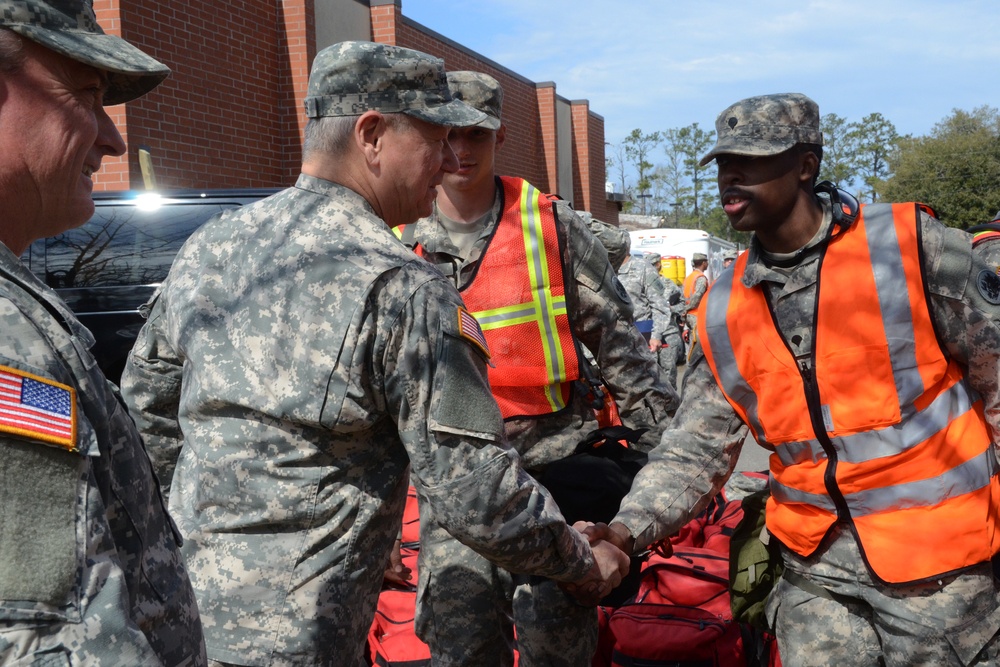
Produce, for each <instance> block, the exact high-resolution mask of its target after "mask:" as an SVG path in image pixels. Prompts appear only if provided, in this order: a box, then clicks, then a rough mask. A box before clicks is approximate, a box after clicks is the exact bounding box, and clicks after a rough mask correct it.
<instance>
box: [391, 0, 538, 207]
mask: <svg viewBox="0 0 1000 667" xmlns="http://www.w3.org/2000/svg"><path fill="white" fill-rule="evenodd" d="M376 9H378V10H388V9H392V10H395V11H397V12H398V11H399V9H398V8H397V7H391V6H386V7H378V8H373V9H372V14H373V16H374V13H375V11H376ZM373 25H374V20H373ZM396 28H397V30H396V44H397V45H398V46H405V47H406V48H410V49H417V50H418V51H423V52H424V53H429V54H431V55H434V56H437V57H438V58H442V59H444V63H445V68H446V69H447V70H449V71H456V70H475V71H478V72H485V73H486V74H489V75H490V76H492V77H494V78H495V79H496V80H497V81H499V82H500V85H501V86H503V120H504V124H505V125H506V126H507V139H506V141H505V143H504V145H503V148H501V149H500V151H499V152H498V153H497V173H500V174H507V175H511V176H520V177H521V178H524V179H526V180H528V181H530V182H531V183H532V184H533V185H535V186H536V187H538V188H539V189H541V190H543V191H550V190H551V189H552V185H550V184H554V183H555V182H556V180H555V178H554V174H555V171H554V169H553V170H552V171H551V175H550V171H549V170H548V169H547V168H546V160H545V153H544V151H543V142H542V140H541V136H542V129H541V125H540V123H539V118H538V101H537V97H536V93H535V85H534V84H532V83H529V82H526V81H525V80H523V79H520V78H518V77H514V76H511V75H510V73H509V72H507V71H505V70H502V69H499V68H497V67H494V66H493V65H491V64H490V63H489V62H488V61H485V60H481V59H478V58H475V57H474V56H472V55H470V53H469V52H467V51H464V50H462V49H457V48H455V47H454V46H452V45H451V44H449V43H447V42H443V41H441V40H439V39H436V38H435V37H434V35H429V34H427V33H425V32H423V31H421V30H417V29H416V28H414V27H413V26H412V25H410V24H408V23H405V22H404V21H401V20H399V21H397V22H396ZM376 41H382V40H379V39H377V38H376Z"/></svg>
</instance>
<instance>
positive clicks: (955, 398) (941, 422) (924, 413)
mask: <svg viewBox="0 0 1000 667" xmlns="http://www.w3.org/2000/svg"><path fill="white" fill-rule="evenodd" d="M978 400H979V395H978V394H977V393H976V392H975V391H973V390H972V388H971V387H969V384H968V382H967V381H966V380H965V379H964V378H963V379H962V380H961V381H959V382H956V383H955V384H954V386H952V387H950V388H949V389H948V390H947V391H945V392H943V393H942V394H941V395H940V396H938V397H937V398H935V399H934V402H933V403H931V404H930V405H928V406H927V407H926V408H924V409H923V410H921V411H920V412H918V413H916V414H914V415H912V416H908V417H905V418H904V420H903V422H902V423H900V424H896V425H894V426H887V427H885V428H881V429H878V430H874V431H865V432H864V433H855V434H853V435H844V436H838V437H835V438H830V440H831V442H833V446H834V447H835V448H836V450H837V458H838V459H840V460H841V461H846V462H847V463H864V462H866V461H873V460H875V459H878V458H882V457H885V456H895V455H896V454H899V453H901V452H905V451H907V450H909V449H911V448H913V447H916V446H917V445H919V444H920V443H921V442H923V441H925V440H927V439H928V438H930V437H931V436H933V435H934V434H935V433H938V432H939V431H941V430H942V429H944V428H946V427H947V426H948V425H949V424H950V423H951V422H953V421H954V420H955V419H957V418H958V417H960V416H961V415H963V414H965V413H966V412H968V411H969V410H971V409H972V404H973V403H975V402H976V401H978ZM775 453H776V454H777V455H778V459H779V460H780V461H781V462H782V463H783V464H784V465H786V466H790V465H794V464H796V463H804V462H806V461H812V462H814V463H815V462H818V461H822V460H824V459H826V452H825V451H823V447H822V446H821V445H820V444H819V441H817V440H804V441H801V442H791V443H787V444H782V445H777V446H775Z"/></svg>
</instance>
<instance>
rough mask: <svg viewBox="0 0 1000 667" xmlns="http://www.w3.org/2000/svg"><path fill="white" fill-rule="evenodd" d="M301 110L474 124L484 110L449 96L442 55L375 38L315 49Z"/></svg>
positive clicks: (314, 115) (313, 115)
mask: <svg viewBox="0 0 1000 667" xmlns="http://www.w3.org/2000/svg"><path fill="white" fill-rule="evenodd" d="M305 107H306V116H308V117H309V118H322V117H324V116H360V115H361V114H363V113H364V112H366V111H370V110H373V111H381V112H382V113H405V114H407V115H409V116H414V117H415V118H419V119H420V120H423V121H426V122H428V123H432V124H434V125H447V126H451V127H464V126H467V125H475V124H476V123H478V122H480V121H481V120H483V118H485V114H483V113H482V112H480V111H476V110H475V109H473V108H472V107H470V106H469V105H467V104H465V103H464V102H462V101H460V100H456V99H454V98H453V97H452V95H451V92H449V90H448V80H447V78H446V76H445V72H444V61H443V60H441V59H440V58H435V57H433V56H429V55H427V54H426V53H421V52H420V51H414V50H413V49H405V48H403V47H400V46H390V45H388V44H377V43H375V42H341V43H340V44H334V45H333V46H328V47H327V48H325V49H323V50H322V51H320V52H319V53H317V54H316V58H315V60H313V66H312V72H311V73H310V74H309V88H308V90H307V91H306V99H305Z"/></svg>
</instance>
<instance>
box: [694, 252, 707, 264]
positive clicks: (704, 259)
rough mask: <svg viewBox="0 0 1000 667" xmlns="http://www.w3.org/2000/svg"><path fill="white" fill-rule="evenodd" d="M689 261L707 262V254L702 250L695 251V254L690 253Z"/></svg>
mask: <svg viewBox="0 0 1000 667" xmlns="http://www.w3.org/2000/svg"><path fill="white" fill-rule="evenodd" d="M691 261H692V262H707V261H708V255H706V254H705V253H703V252H696V253H695V254H693V255H691Z"/></svg>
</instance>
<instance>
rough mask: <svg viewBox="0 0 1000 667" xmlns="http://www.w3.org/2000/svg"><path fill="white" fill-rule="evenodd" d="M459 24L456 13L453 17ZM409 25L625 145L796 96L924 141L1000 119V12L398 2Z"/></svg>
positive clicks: (914, 2) (856, 2) (602, 1)
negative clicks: (947, 122)
mask: <svg viewBox="0 0 1000 667" xmlns="http://www.w3.org/2000/svg"><path fill="white" fill-rule="evenodd" d="M456 10H458V11H456ZM402 11H403V15H404V16H407V17H409V18H411V19H413V20H414V21H416V22H418V23H420V24H422V25H424V26H426V27H428V28H430V29H431V30H434V31H435V32H438V33H440V34H442V35H443V36H445V37H448V38H449V39H452V40H454V41H456V42H458V43H460V44H462V45H464V46H466V47H467V48H470V49H472V50H473V51H476V52H478V53H480V54H482V55H484V56H486V57H487V58H490V59H491V60H494V61H496V62H497V63H499V64H501V65H503V66H504V67H506V68H508V69H511V70H513V71H514V72H517V73H518V74H521V75H523V76H525V77H527V78H529V79H531V80H533V81H554V82H555V83H556V92H557V93H558V94H559V95H561V96H562V97H564V98H567V99H570V100H577V99H587V100H589V102H590V109H591V111H593V112H595V113H597V114H600V115H601V116H603V117H604V120H605V138H606V139H607V141H609V142H612V143H618V142H620V141H621V140H622V139H623V138H624V137H625V136H626V135H627V134H628V133H629V132H631V131H632V130H633V129H635V128H641V129H642V131H643V132H647V133H648V132H653V131H657V130H659V131H662V130H667V129H671V128H680V127H684V126H687V125H690V124H692V123H698V124H699V125H700V126H701V127H702V128H705V129H714V123H715V117H716V116H717V115H718V113H719V112H720V111H722V109H724V108H725V107H727V106H728V105H729V104H731V103H732V102H735V101H737V100H739V99H742V98H744V97H750V96H752V95H761V94H767V93H779V92H801V93H805V94H806V95H809V96H810V97H812V98H813V99H814V100H816V102H817V103H818V104H819V107H820V113H821V114H824V115H825V114H828V113H835V114H837V115H838V116H841V117H844V118H846V119H847V120H848V121H860V120H861V119H862V118H863V117H864V116H866V115H868V114H870V113H874V112H878V113H881V114H882V115H883V116H884V117H885V118H886V119H888V120H889V121H891V122H892V123H893V124H894V125H895V126H896V130H897V131H898V132H899V133H900V134H914V135H926V134H929V133H930V132H931V130H932V128H933V126H934V125H935V124H936V123H938V122H939V121H941V120H942V119H944V118H945V117H946V116H948V115H950V114H951V112H952V111H953V110H954V109H963V110H972V109H974V108H976V107H980V106H984V105H986V106H990V107H1000V2H997V0H947V1H945V0H908V1H905V2H904V1H902V0H867V1H865V0H837V1H834V0H805V1H800V2H794V3H793V2H783V1H779V0H753V1H752V2H742V3H739V2H717V1H715V0H631V1H630V0H617V1H616V0H402Z"/></svg>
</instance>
